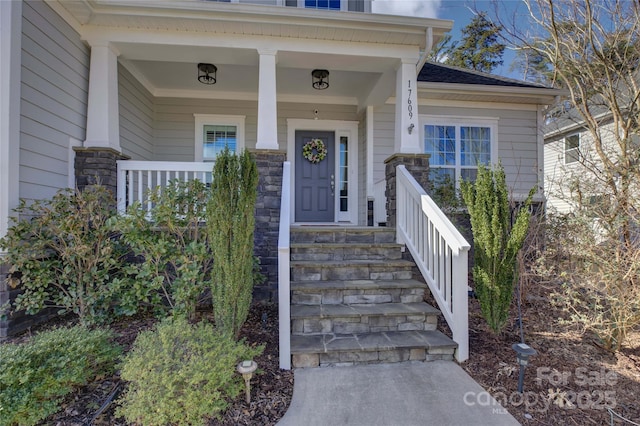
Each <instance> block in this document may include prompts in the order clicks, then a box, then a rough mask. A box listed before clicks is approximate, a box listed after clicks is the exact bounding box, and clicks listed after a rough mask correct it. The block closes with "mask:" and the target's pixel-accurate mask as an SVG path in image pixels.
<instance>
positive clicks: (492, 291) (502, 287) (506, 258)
mask: <svg viewBox="0 0 640 426" xmlns="http://www.w3.org/2000/svg"><path fill="white" fill-rule="evenodd" d="M534 193H535V188H533V189H532V190H531V191H530V192H529V196H528V197H527V199H526V201H525V202H524V205H523V206H522V207H521V208H520V210H519V211H518V213H517V216H516V219H515V222H514V223H513V226H512V224H511V210H510V207H509V197H508V195H507V184H506V182H505V175H504V169H503V168H502V166H499V167H498V168H496V169H495V170H490V169H487V168H486V167H483V166H480V167H479V168H478V177H477V179H476V182H475V183H474V184H472V183H470V182H467V181H465V182H463V184H462V196H463V199H464V202H465V204H466V205H467V208H468V209H469V216H470V218H471V230H472V233H473V249H474V266H473V281H474V283H475V291H476V294H477V296H478V300H479V301H480V309H481V311H482V316H483V317H484V318H485V320H486V321H487V323H488V324H489V327H490V328H491V329H492V330H493V331H494V332H495V333H498V332H500V331H501V330H502V328H503V327H504V325H505V323H506V321H507V318H508V315H509V307H510V305H511V300H512V298H513V288H514V284H515V280H516V279H517V268H516V260H517V255H518V252H519V251H520V249H521V248H522V244H523V243H524V240H525V238H526V237H527V231H528V229H529V219H530V217H531V213H530V211H529V208H530V206H531V199H532V198H533V194H534Z"/></svg>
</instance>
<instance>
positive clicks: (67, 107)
mask: <svg viewBox="0 0 640 426" xmlns="http://www.w3.org/2000/svg"><path fill="white" fill-rule="evenodd" d="M21 62H22V85H21V102H20V168H19V170H20V172H19V173H20V197H22V198H26V199H41V198H49V197H51V196H52V195H54V194H55V192H56V191H57V190H59V189H60V188H65V187H67V186H68V181H69V170H70V168H69V159H70V155H69V152H70V151H69V150H70V144H71V143H78V142H81V141H83V140H84V138H85V128H86V109H87V90H88V84H89V48H88V47H87V46H86V45H85V44H84V43H83V42H82V41H81V40H80V37H79V35H78V34H77V33H76V32H75V31H74V30H73V29H72V28H71V27H70V26H69V25H68V24H67V23H66V22H65V21H64V20H63V19H62V18H60V16H58V15H57V14H56V13H55V12H54V11H53V10H52V9H51V8H50V7H49V6H48V5H47V4H46V3H45V2H39V1H38V2H24V3H23V22H22V60H21Z"/></svg>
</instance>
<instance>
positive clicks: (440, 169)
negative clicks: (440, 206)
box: [422, 117, 497, 188]
mask: <svg viewBox="0 0 640 426" xmlns="http://www.w3.org/2000/svg"><path fill="white" fill-rule="evenodd" d="M439 120H441V119H438V118H435V117H432V118H427V119H426V120H425V121H426V123H427V124H425V125H424V126H423V129H422V130H423V134H422V136H423V144H424V152H425V153H427V154H430V155H431V157H430V159H429V168H430V171H429V175H430V176H429V178H430V180H431V182H433V183H434V184H435V185H436V186H441V185H454V186H455V187H456V188H458V187H459V186H460V180H461V179H464V180H471V181H473V180H475V178H476V175H477V172H478V166H479V165H480V164H484V165H489V164H490V163H491V162H492V160H493V156H494V155H495V151H496V149H495V147H494V145H495V144H496V134H497V120H482V121H480V120H477V122H476V120H474V121H471V120H468V121H467V122H465V120H464V119H460V120H447V121H448V122H447V123H443V124H435V122H436V121H439ZM432 122H433V123H434V124H431V123H432Z"/></svg>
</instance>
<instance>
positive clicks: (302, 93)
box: [115, 43, 395, 104]
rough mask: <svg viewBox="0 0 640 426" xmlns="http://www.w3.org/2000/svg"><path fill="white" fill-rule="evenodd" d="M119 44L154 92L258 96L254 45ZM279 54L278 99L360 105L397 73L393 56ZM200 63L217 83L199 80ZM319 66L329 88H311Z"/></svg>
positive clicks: (127, 63)
mask: <svg viewBox="0 0 640 426" xmlns="http://www.w3.org/2000/svg"><path fill="white" fill-rule="evenodd" d="M115 47H116V49H118V51H119V52H120V60H121V62H122V63H123V64H124V65H125V66H126V67H127V68H128V69H129V70H130V71H131V72H132V73H133V74H134V75H135V76H136V77H137V78H138V80H140V81H141V82H142V83H143V84H144V85H145V87H146V88H147V89H148V90H149V91H150V92H151V93H152V94H153V95H154V96H175V97H181V96H185V97H193V96H196V97H207V98H218V97H219V98H224V97H229V96H232V97H234V98H240V99H251V100H257V91H258V77H259V76H258V73H259V68H258V61H259V55H258V52H257V51H256V50H255V49H230V48H223V47H215V48H214V47H206V48H205V47H197V46H196V47H190V48H184V47H182V46H166V45H154V44H133V43H116V44H115ZM277 55H278V56H277V71H276V72H277V74H276V75H277V82H276V86H277V92H278V97H279V99H281V100H285V101H287V100H289V101H296V100H305V99H310V98H311V97H313V99H314V101H315V102H325V103H333V102H335V103H347V104H360V103H361V102H363V101H364V100H365V99H366V98H367V97H368V96H369V95H370V93H371V92H372V91H373V90H374V88H375V86H376V83H377V82H378V81H379V80H380V78H381V77H382V76H383V75H384V74H385V73H395V69H394V65H395V61H394V60H392V59H390V58H370V57H349V56H341V55H331V54H329V55H326V54H325V55H322V54H315V53H313V54H312V53H301V52H278V54H277ZM199 62H208V63H213V64H215V65H216V66H217V67H218V72H217V79H218V81H217V83H216V84H215V85H211V86H207V85H203V84H201V83H199V82H198V81H197V79H196V76H197V68H196V65H197V64H198V63H199ZM316 68H322V69H327V70H329V72H330V75H329V81H330V87H329V88H328V89H326V90H322V91H318V90H314V89H313V88H312V87H311V71H312V70H313V69H316ZM392 89H393V87H390V88H389V90H390V92H391V90H392ZM390 94H391V93H388V94H387V95H386V96H389V95H390Z"/></svg>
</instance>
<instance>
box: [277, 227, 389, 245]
mask: <svg viewBox="0 0 640 426" xmlns="http://www.w3.org/2000/svg"><path fill="white" fill-rule="evenodd" d="M290 235H291V243H292V244H293V243H372V244H374V243H395V241H396V230H395V228H384V227H382V228H380V227H371V226H349V227H345V226H294V227H291V234H290Z"/></svg>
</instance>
